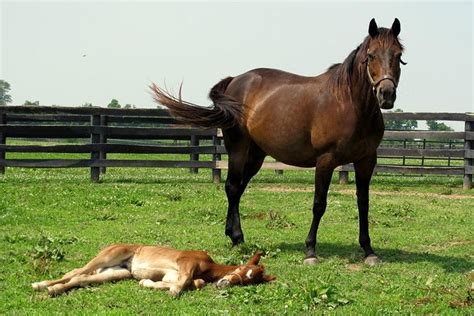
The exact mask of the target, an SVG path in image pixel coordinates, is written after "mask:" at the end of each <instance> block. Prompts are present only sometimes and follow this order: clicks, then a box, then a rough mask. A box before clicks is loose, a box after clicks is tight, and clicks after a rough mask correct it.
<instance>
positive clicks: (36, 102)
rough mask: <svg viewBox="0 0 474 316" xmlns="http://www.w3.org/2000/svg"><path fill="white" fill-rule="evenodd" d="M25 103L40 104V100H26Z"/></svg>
mask: <svg viewBox="0 0 474 316" xmlns="http://www.w3.org/2000/svg"><path fill="white" fill-rule="evenodd" d="M23 105H40V101H28V100H26V101H25V103H23Z"/></svg>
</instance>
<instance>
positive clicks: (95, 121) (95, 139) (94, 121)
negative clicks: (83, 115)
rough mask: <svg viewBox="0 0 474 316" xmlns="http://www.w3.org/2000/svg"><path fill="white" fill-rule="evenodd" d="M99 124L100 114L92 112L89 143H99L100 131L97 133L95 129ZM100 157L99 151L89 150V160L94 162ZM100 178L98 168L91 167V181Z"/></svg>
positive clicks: (97, 180) (96, 180)
mask: <svg viewBox="0 0 474 316" xmlns="http://www.w3.org/2000/svg"><path fill="white" fill-rule="evenodd" d="M99 126H100V115H97V114H93V115H92V116H91V144H92V145H94V144H98V143H100V133H98V132H97V131H96V130H95V129H96V128H98V127H99ZM99 159H100V151H96V150H92V151H91V161H92V162H94V161H96V160H99ZM99 179H100V168H99V167H91V181H92V182H99Z"/></svg>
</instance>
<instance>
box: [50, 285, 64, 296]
mask: <svg viewBox="0 0 474 316" xmlns="http://www.w3.org/2000/svg"><path fill="white" fill-rule="evenodd" d="M63 292H64V290H63V285H62V284H56V285H53V286H50V287H48V294H49V296H57V295H59V294H62V293H63Z"/></svg>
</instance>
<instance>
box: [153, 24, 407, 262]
mask: <svg viewBox="0 0 474 316" xmlns="http://www.w3.org/2000/svg"><path fill="white" fill-rule="evenodd" d="M399 33H400V22H399V20H398V19H395V21H394V22H393V25H392V27H391V28H390V29H386V28H378V26H377V24H376V22H375V20H374V19H372V20H371V21H370V24H369V35H368V36H367V37H366V38H365V39H364V41H363V42H362V44H360V45H359V46H358V47H357V48H356V49H354V50H353V51H352V52H351V53H350V54H349V56H348V57H347V58H346V59H345V60H344V62H343V63H341V64H336V65H333V66H332V67H330V68H329V69H328V70H327V71H326V72H325V73H323V74H321V75H319V76H316V77H303V76H298V75H295V74H291V73H287V72H283V71H280V70H275V69H255V70H251V71H249V72H246V73H244V74H242V75H240V76H237V77H228V78H226V79H223V80H222V81H220V82H219V83H217V84H216V85H215V86H214V87H213V88H212V89H211V92H210V94H209V97H210V99H211V100H212V101H213V103H214V105H213V106H212V107H207V108H206V107H200V106H196V105H195V104H192V103H188V102H185V101H182V99H181V90H180V93H179V97H178V98H175V97H173V96H172V95H171V94H169V93H168V92H166V91H164V90H162V89H160V88H159V87H157V86H156V85H155V84H153V85H152V86H151V88H152V90H153V97H154V99H155V101H156V102H158V103H160V104H163V105H164V106H166V107H168V108H169V110H170V112H171V114H172V115H174V116H175V117H176V118H177V119H179V120H181V121H182V122H185V123H188V124H192V125H197V126H203V127H221V128H222V129H223V135H224V142H225V147H226V149H227V152H228V154H229V170H228V175H227V180H226V184H225V191H226V194H227V199H228V203H229V208H228V211H227V222H226V227H225V233H226V235H228V236H229V237H230V239H231V240H232V242H233V244H238V243H241V242H243V241H244V235H243V232H242V229H241V226H240V218H239V202H240V197H241V196H242V194H243V192H244V190H245V188H246V186H247V184H248V182H249V181H250V179H251V178H252V177H253V176H254V175H255V174H256V173H257V172H258V170H259V169H260V167H261V166H262V163H263V160H264V158H265V156H266V155H270V156H272V157H273V158H275V159H276V160H278V161H281V162H284V163H286V164H290V165H294V166H300V167H315V166H316V170H317V171H316V179H315V195H314V205H313V220H312V223H311V229H310V230H309V234H308V237H307V239H306V259H305V263H315V262H316V252H315V247H316V235H317V231H318V226H319V222H320V220H321V217H322V216H323V214H324V212H325V210H326V201H327V193H328V189H329V185H330V182H331V177H332V174H333V171H334V169H335V168H336V167H337V166H339V165H343V164H347V163H351V162H353V163H354V169H355V176H356V186H357V205H358V208H359V229H360V232H359V243H360V245H361V247H362V248H363V250H364V252H365V257H366V259H365V262H366V263H367V264H370V265H372V264H375V263H377V262H378V261H379V259H378V257H377V256H376V255H375V253H374V251H373V249H372V247H371V245H370V237H369V226H368V211H369V183H370V179H371V176H372V172H373V170H374V167H375V164H376V160H377V151H376V150H377V147H378V145H379V144H380V141H381V140H382V136H383V133H384V123H383V118H382V114H381V112H380V108H382V109H391V108H393V104H394V101H395V98H396V88H397V85H398V81H399V78H400V64H401V63H402V64H404V62H403V61H402V60H401V55H402V52H403V46H402V45H401V43H400V41H399V40H398V34H399Z"/></svg>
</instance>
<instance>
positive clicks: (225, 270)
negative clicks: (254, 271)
mask: <svg viewBox="0 0 474 316" xmlns="http://www.w3.org/2000/svg"><path fill="white" fill-rule="evenodd" d="M237 268H238V266H232V265H230V266H229V265H225V264H218V263H211V264H210V265H209V268H208V271H207V272H206V278H207V279H208V280H207V281H210V282H214V281H217V280H219V279H221V278H223V277H224V276H225V275H227V274H229V273H231V272H232V271H234V270H235V269H237Z"/></svg>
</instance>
